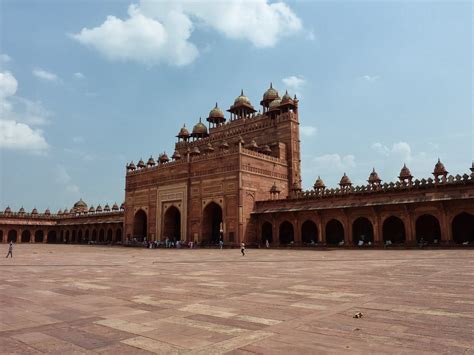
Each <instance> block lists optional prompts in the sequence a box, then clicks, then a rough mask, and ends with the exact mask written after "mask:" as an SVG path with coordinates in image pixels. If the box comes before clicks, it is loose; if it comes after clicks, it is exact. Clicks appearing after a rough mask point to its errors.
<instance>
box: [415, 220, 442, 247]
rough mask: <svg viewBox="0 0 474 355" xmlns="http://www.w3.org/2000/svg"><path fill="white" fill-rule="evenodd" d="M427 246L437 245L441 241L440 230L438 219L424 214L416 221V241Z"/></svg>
mask: <svg viewBox="0 0 474 355" xmlns="http://www.w3.org/2000/svg"><path fill="white" fill-rule="evenodd" d="M422 238H423V241H424V242H427V243H429V244H433V243H439V241H440V239H441V228H440V226H439V221H438V219H437V218H436V217H435V216H433V215H431V214H424V215H422V216H420V217H418V219H417V220H416V241H417V242H418V243H420V242H421V239H422Z"/></svg>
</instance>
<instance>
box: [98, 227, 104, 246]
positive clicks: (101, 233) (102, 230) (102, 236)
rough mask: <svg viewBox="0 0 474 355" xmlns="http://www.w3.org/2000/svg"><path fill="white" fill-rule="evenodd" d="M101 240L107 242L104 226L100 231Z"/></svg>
mask: <svg viewBox="0 0 474 355" xmlns="http://www.w3.org/2000/svg"><path fill="white" fill-rule="evenodd" d="M99 242H100V243H103V242H105V230H104V229H103V228H101V229H100V231H99Z"/></svg>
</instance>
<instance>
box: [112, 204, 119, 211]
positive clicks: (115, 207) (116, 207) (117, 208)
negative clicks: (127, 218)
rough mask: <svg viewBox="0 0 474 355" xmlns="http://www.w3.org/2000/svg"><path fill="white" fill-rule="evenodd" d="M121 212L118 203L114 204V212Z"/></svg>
mask: <svg viewBox="0 0 474 355" xmlns="http://www.w3.org/2000/svg"><path fill="white" fill-rule="evenodd" d="M118 210H119V206H118V205H117V202H115V203H114V205H113V206H112V211H118Z"/></svg>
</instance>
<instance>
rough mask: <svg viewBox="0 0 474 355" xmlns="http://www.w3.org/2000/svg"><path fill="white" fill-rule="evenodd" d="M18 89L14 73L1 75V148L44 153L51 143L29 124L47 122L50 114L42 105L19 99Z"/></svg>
mask: <svg viewBox="0 0 474 355" xmlns="http://www.w3.org/2000/svg"><path fill="white" fill-rule="evenodd" d="M17 88H18V82H17V80H16V79H15V77H14V76H13V75H12V74H11V73H10V72H0V148H2V149H13V150H24V151H30V152H33V153H37V154H38V153H39V154H41V153H44V152H46V151H47V149H48V143H47V142H46V139H45V138H44V135H43V131H42V130H40V129H34V128H32V127H30V125H29V124H33V125H35V124H39V123H44V122H45V119H46V117H47V116H44V115H45V114H46V113H47V112H46V111H45V110H44V108H43V107H42V106H41V105H40V104H37V103H34V102H32V101H29V100H27V99H24V98H21V97H18V96H16V91H17ZM17 109H19V112H18V110H17ZM42 115H43V116H42ZM27 123H28V124H27Z"/></svg>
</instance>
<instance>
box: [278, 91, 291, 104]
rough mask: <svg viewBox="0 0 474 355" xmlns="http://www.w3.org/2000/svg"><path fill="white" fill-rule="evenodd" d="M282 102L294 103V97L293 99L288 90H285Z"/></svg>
mask: <svg viewBox="0 0 474 355" xmlns="http://www.w3.org/2000/svg"><path fill="white" fill-rule="evenodd" d="M281 103H282V104H288V103H291V104H293V99H292V98H291V96H290V95H289V94H288V90H287V91H285V95H283V97H282V98H281Z"/></svg>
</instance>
